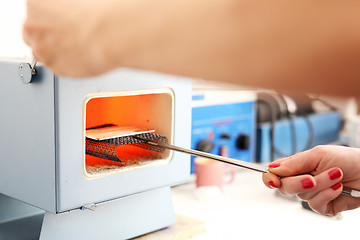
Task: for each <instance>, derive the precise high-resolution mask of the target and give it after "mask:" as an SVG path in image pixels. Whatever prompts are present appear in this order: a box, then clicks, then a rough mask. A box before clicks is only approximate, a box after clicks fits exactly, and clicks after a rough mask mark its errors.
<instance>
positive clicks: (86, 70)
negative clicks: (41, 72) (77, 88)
mask: <svg viewBox="0 0 360 240" xmlns="http://www.w3.org/2000/svg"><path fill="white" fill-rule="evenodd" d="M109 2H111V1H109V0H107V1H98V0H77V1H72V0H61V1H57V0H47V1H43V0H28V1H27V7H28V8H27V19H26V21H25V24H24V29H23V37H24V40H25V42H26V43H27V44H28V45H29V46H30V47H31V48H32V50H33V55H34V57H35V59H36V60H38V61H39V62H42V63H43V64H45V65H46V66H48V67H50V68H51V69H52V70H53V71H54V72H55V73H56V74H60V75H71V76H72V77H78V76H90V75H97V74H100V73H103V72H106V71H108V70H110V68H112V66H110V65H109V64H105V62H104V59H103V58H104V57H103V53H102V51H101V49H100V47H99V44H97V39H98V38H99V36H98V34H97V31H98V29H99V28H101V25H100V23H101V19H102V14H106V11H105V8H104V6H105V5H106V4H105V3H109Z"/></svg>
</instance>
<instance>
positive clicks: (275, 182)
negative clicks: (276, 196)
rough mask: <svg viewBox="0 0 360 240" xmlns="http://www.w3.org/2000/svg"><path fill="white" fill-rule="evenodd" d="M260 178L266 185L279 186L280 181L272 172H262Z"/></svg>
mask: <svg viewBox="0 0 360 240" xmlns="http://www.w3.org/2000/svg"><path fill="white" fill-rule="evenodd" d="M262 180H263V182H264V184H265V186H266V187H268V188H271V189H275V188H280V187H281V181H280V179H279V178H278V176H276V175H275V174H272V173H264V174H263V176H262Z"/></svg>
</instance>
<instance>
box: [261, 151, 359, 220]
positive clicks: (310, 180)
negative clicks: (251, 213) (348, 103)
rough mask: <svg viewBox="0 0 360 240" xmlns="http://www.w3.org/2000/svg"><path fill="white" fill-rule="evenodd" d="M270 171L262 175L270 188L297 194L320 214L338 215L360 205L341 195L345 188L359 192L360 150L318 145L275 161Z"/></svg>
mask: <svg viewBox="0 0 360 240" xmlns="http://www.w3.org/2000/svg"><path fill="white" fill-rule="evenodd" d="M269 171H270V172H271V173H265V174H263V182H264V184H265V185H266V186H267V187H270V188H278V190H279V191H280V193H282V194H284V195H293V194H297V195H298V197H299V198H300V199H303V200H306V201H307V202H308V203H309V206H310V207H311V208H312V209H314V210H315V211H317V212H319V213H321V214H331V215H336V214H337V213H339V212H341V211H345V210H350V209H354V208H357V207H359V206H360V199H356V198H353V197H350V196H345V195H342V194H341V191H342V189H343V186H347V187H351V188H354V189H358V190H360V149H355V148H349V147H342V146H318V147H315V148H313V149H311V150H308V151H305V152H301V153H298V154H295V155H293V156H291V157H287V158H283V159H279V160H276V161H274V162H272V163H271V164H270V165H269ZM278 176H281V177H285V178H282V179H280V178H279V177H278Z"/></svg>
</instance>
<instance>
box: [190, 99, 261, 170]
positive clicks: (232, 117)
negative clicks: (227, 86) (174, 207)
mask: <svg viewBox="0 0 360 240" xmlns="http://www.w3.org/2000/svg"><path fill="white" fill-rule="evenodd" d="M197 100H203V98H201V95H195V96H193V101H197ZM191 148H192V149H197V150H203V149H207V150H210V149H211V151H207V152H210V153H213V154H217V155H223V156H227V157H230V158H235V159H240V160H243V161H247V162H250V161H252V160H253V159H254V151H255V102H254V101H248V102H239V103H230V104H219V105H210V106H200V107H193V108H192V135H191ZM193 159H194V157H192V161H191V172H192V173H194V161H193Z"/></svg>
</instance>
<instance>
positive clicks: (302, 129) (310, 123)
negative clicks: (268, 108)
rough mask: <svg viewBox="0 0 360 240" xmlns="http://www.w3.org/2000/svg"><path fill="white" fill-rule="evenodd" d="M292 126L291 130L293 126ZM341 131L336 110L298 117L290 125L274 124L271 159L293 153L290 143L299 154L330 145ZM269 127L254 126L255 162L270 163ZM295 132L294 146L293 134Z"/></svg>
mask: <svg viewBox="0 0 360 240" xmlns="http://www.w3.org/2000/svg"><path fill="white" fill-rule="evenodd" d="M291 124H293V129H294V130H292V126H291ZM340 128H341V116H340V114H339V113H338V112H336V111H330V112H325V113H313V114H309V115H308V116H307V119H306V118H305V117H303V116H297V117H296V118H294V119H293V122H292V123H291V122H290V120H289V119H282V120H279V121H276V122H275V124H274V138H273V140H274V143H273V145H274V148H275V151H274V155H273V159H274V160H275V159H277V158H281V157H285V156H289V155H291V154H293V152H292V151H293V144H295V150H296V152H301V151H304V150H307V149H308V148H312V147H314V146H316V145H320V144H329V143H333V142H335V141H337V140H338V137H339V130H340ZM270 130H271V124H270V123H269V122H265V123H260V124H259V125H258V126H257V136H256V139H257V140H256V142H257V143H256V161H257V162H270V161H271V137H270ZM294 133H295V143H294V141H293V140H292V139H293V136H292V134H294Z"/></svg>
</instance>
